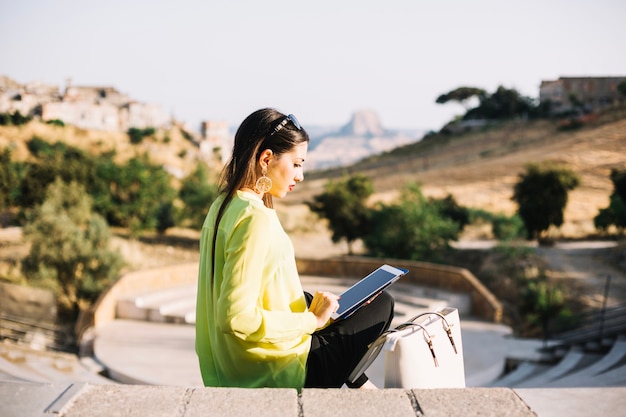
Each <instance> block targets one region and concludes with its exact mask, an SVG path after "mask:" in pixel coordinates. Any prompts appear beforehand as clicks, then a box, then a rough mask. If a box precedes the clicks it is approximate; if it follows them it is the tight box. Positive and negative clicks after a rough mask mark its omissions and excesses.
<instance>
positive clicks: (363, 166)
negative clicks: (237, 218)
mask: <svg viewBox="0 0 626 417" xmlns="http://www.w3.org/2000/svg"><path fill="white" fill-rule="evenodd" d="M33 136H38V137H41V138H43V139H45V140H48V141H50V142H56V141H63V142H65V143H68V144H70V145H73V146H78V147H81V148H83V149H85V150H88V151H89V152H91V153H93V154H95V155H97V154H98V153H101V152H110V151H115V153H116V155H117V157H118V158H119V159H120V160H125V159H128V158H130V157H132V156H135V155H138V154H142V153H148V155H149V156H150V157H151V158H152V160H153V161H154V162H155V163H159V164H163V165H166V166H168V167H173V168H176V169H179V170H181V171H182V172H189V170H191V169H193V167H194V166H195V163H194V158H196V157H197V148H195V147H194V145H193V144H191V143H190V142H189V141H188V140H187V139H185V138H184V137H183V135H182V134H180V132H176V131H172V132H170V133H169V134H168V137H169V139H167V140H166V139H165V137H164V136H163V134H160V135H157V136H156V137H155V138H148V139H146V140H145V141H144V142H142V144H140V145H138V146H137V145H131V144H130V142H129V138H128V136H127V135H126V134H123V133H106V132H93V131H85V130H81V129H77V128H73V127H65V128H58V127H54V126H49V125H44V124H41V123H37V122H32V123H30V124H28V125H26V126H22V127H0V148H5V147H7V146H9V147H11V148H13V156H14V158H16V159H18V160H26V159H27V158H28V150H27V149H26V145H25V143H26V141H27V140H29V139H30V138H32V137H33ZM541 161H553V162H560V163H563V164H565V165H566V166H568V167H570V168H571V169H573V170H574V171H576V172H577V173H578V174H579V175H580V177H581V185H580V187H579V188H577V189H576V190H574V191H573V192H571V193H570V200H569V204H568V206H567V208H566V212H565V224H564V225H563V226H562V227H561V228H560V229H558V230H552V231H551V236H552V237H554V238H555V239H558V238H573V239H577V238H578V239H579V238H585V237H589V236H592V235H594V233H595V229H594V227H593V217H594V216H595V215H596V214H597V212H598V210H599V209H600V208H603V207H606V206H607V205H608V201H609V195H610V194H611V192H612V183H611V181H610V179H609V173H610V171H611V169H612V168H624V167H626V109H622V110H620V111H614V112H612V113H610V114H606V115H604V116H602V117H600V118H599V119H598V120H596V121H594V122H593V123H591V124H588V125H586V126H583V127H582V128H579V129H577V130H570V131H561V130H559V129H558V128H557V126H556V125H555V124H554V123H552V122H547V121H540V122H512V123H507V124H504V125H501V126H492V127H490V128H485V129H483V130H480V131H475V132H471V133H465V134H463V135H455V136H438V137H434V138H430V139H427V140H424V141H422V142H419V143H416V144H412V145H408V146H405V147H403V148H401V149H397V150H395V151H392V152H389V153H387V154H385V155H381V156H377V157H372V158H370V159H368V160H365V161H363V162H361V163H358V164H356V165H354V166H351V167H348V168H342V169H337V170H333V171H326V172H306V173H305V176H306V180H305V181H304V182H303V183H301V184H298V186H297V187H296V189H295V191H294V192H293V193H291V194H290V195H289V196H287V198H285V199H284V200H282V201H277V202H276V208H277V211H278V213H279V216H280V217H281V221H282V222H283V224H284V226H285V229H286V230H287V231H288V233H289V234H290V236H291V238H292V240H293V242H294V246H295V250H296V255H297V256H299V257H313V258H325V257H331V256H336V255H344V254H345V253H346V251H347V246H346V245H345V243H339V244H334V243H333V242H332V241H331V239H330V233H329V231H328V230H327V229H326V227H325V225H324V223H322V222H320V221H319V220H318V219H317V218H316V217H315V216H314V215H313V214H311V213H310V212H309V211H308V208H307V207H306V205H305V204H304V203H305V202H306V201H309V200H311V199H312V197H313V196H314V195H315V194H317V193H319V192H321V191H322V190H323V186H324V184H325V183H326V182H327V181H328V180H329V179H337V178H340V177H341V176H342V175H344V174H347V173H356V172H359V173H361V174H364V175H367V176H369V177H370V178H371V179H372V180H373V183H374V186H375V194H374V195H373V197H372V201H391V200H393V199H394V198H396V197H397V195H398V193H399V191H400V190H401V189H402V188H403V187H404V186H405V185H406V184H407V183H408V182H416V183H419V184H421V185H422V190H423V191H424V193H425V194H426V195H427V196H433V197H444V196H446V195H447V194H452V195H453V196H454V197H455V199H456V200H457V202H458V203H459V204H462V205H464V206H467V207H472V208H477V209H483V210H487V211H490V212H494V213H498V212H500V213H505V214H512V213H514V211H515V209H516V207H515V205H514V203H513V202H512V201H511V196H512V193H513V186H514V184H515V182H516V181H517V179H518V175H519V174H520V173H522V172H524V166H525V164H527V163H529V162H541ZM489 233H490V232H489V230H488V228H482V229H476V228H470V229H469V230H468V232H466V233H465V234H464V236H462V238H463V239H484V238H489V237H490V236H489ZM198 237H199V231H195V230H170V231H168V233H167V236H166V238H165V239H158V238H152V239H151V238H149V237H148V238H146V239H143V240H142V241H129V240H128V239H125V238H124V237H123V233H118V234H117V235H116V237H115V238H114V242H113V243H114V245H115V246H116V247H118V248H119V249H120V251H121V252H122V253H123V254H124V256H125V258H126V259H127V261H128V262H129V265H128V268H130V269H141V268H154V267H159V266H163V265H168V264H174V263H180V262H191V261H195V260H197V259H198V255H199V254H198V250H197V239H198ZM181 242H182V243H181ZM355 249H356V250H357V253H358V252H359V249H360V248H359V246H358V245H357V246H356V247H355ZM27 251H28V245H27V244H26V243H25V242H23V241H22V239H21V233H20V231H19V230H17V229H12V230H8V229H6V230H0V274H1V275H3V276H4V277H5V278H6V277H13V278H17V275H18V274H19V271H18V265H19V261H20V259H21V258H22V257H23V256H25V255H26V253H27ZM602 253H605V252H602ZM568 254H569V255H568ZM545 255H546V256H547V257H549V258H550V259H552V260H553V262H552V269H555V270H559V271H561V273H560V275H559V272H558V271H556V272H553V274H552V276H555V277H558V278H563V279H576V280H577V281H585V282H586V284H585V285H584V286H583V287H584V288H586V289H582V290H581V293H586V292H588V293H589V294H588V295H589V297H590V300H589V304H590V305H596V306H597V305H598V303H601V301H602V300H601V296H602V292H603V282H604V281H603V279H604V278H603V277H604V276H605V275H606V274H608V273H613V274H614V286H615V289H616V290H618V292H617V293H616V294H615V295H616V296H617V299H618V301H622V302H623V301H624V300H626V274H625V273H624V271H623V270H622V271H617V272H616V271H615V269H614V268H613V267H611V269H609V270H607V269H599V268H602V264H606V260H605V259H604V258H602V259H600V252H598V251H590V250H587V251H578V252H567V253H563V252H558V251H557V252H552V253H551V252H545ZM558 256H560V258H559V257H558ZM567 256H570V257H569V258H568V257H567ZM574 269H575V270H574ZM583 269H584V270H585V271H584V273H582V272H581V271H582V270H583ZM599 271H602V273H599ZM610 271H613V272H610ZM16 280H17V279H16Z"/></svg>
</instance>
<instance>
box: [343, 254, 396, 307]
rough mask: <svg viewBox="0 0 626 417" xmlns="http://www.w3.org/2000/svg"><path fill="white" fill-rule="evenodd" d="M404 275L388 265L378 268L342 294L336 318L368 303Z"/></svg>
mask: <svg viewBox="0 0 626 417" xmlns="http://www.w3.org/2000/svg"><path fill="white" fill-rule="evenodd" d="M404 273H405V271H403V270H399V269H396V268H393V267H390V266H388V265H383V266H382V267H380V268H378V269H377V270H375V271H374V272H372V273H371V274H369V275H368V276H366V277H365V278H363V279H362V280H361V281H359V282H357V283H356V284H354V285H353V286H352V287H350V288H348V289H347V290H346V291H345V292H344V293H342V294H341V298H340V299H339V309H338V310H337V312H336V313H335V317H341V316H342V315H343V314H344V313H346V312H348V311H350V310H351V309H352V308H353V307H355V306H358V305H359V304H360V303H362V302H364V301H367V300H368V299H370V298H371V297H373V296H374V295H376V294H377V293H378V292H379V291H381V290H382V289H384V288H386V287H387V286H388V285H389V284H391V283H392V282H393V281H395V280H396V279H397V278H399V277H400V276H402V275H404Z"/></svg>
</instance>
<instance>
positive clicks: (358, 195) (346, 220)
mask: <svg viewBox="0 0 626 417" xmlns="http://www.w3.org/2000/svg"><path fill="white" fill-rule="evenodd" d="M373 190H374V187H373V185H372V181H371V180H370V179H369V178H368V177H366V176H364V175H355V176H351V177H348V178H344V179H342V180H339V181H329V182H327V183H326V184H325V186H324V192H323V193H322V194H319V195H316V196H314V197H313V202H309V203H307V204H308V206H309V208H310V209H311V211H313V212H314V213H317V214H318V215H319V216H320V217H322V218H325V219H327V220H328V226H329V227H330V229H331V230H332V240H333V242H339V241H341V240H345V241H346V243H347V244H348V253H350V254H352V253H353V252H352V243H353V242H354V241H355V240H357V239H359V238H361V237H363V236H364V235H365V234H366V233H367V230H368V224H369V219H370V210H369V209H368V208H367V205H366V202H367V198H368V197H369V196H370V195H372V192H373Z"/></svg>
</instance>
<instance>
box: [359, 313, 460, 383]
mask: <svg viewBox="0 0 626 417" xmlns="http://www.w3.org/2000/svg"><path fill="white" fill-rule="evenodd" d="M381 350H384V351H385V388H464V387H465V368H464V366H465V365H464V362H463V343H462V340H461V325H460V320H459V312H458V310H457V309H456V308H451V307H445V308H443V309H441V310H438V311H433V312H427V313H422V314H419V315H417V316H415V317H413V318H412V319H411V320H409V321H407V322H406V323H402V324H400V325H399V326H397V327H396V328H395V329H391V330H388V331H387V332H385V333H384V334H383V335H382V336H380V337H379V338H378V339H376V341H374V343H372V345H371V346H370V348H369V350H368V351H367V353H366V354H365V356H364V357H363V358H362V359H361V362H359V364H358V365H357V367H356V368H355V370H354V371H353V372H352V374H351V375H350V377H349V379H350V380H351V381H354V380H356V378H358V376H359V375H360V374H361V373H363V372H365V370H366V369H367V368H368V367H369V366H370V365H371V363H372V362H373V361H374V359H376V357H377V356H378V355H379V353H380V352H381Z"/></svg>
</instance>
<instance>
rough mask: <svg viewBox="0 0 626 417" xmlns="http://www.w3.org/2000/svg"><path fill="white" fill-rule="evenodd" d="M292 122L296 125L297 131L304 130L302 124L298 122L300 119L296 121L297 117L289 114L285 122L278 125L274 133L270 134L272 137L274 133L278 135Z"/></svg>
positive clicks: (284, 119) (282, 121) (284, 118)
mask: <svg viewBox="0 0 626 417" xmlns="http://www.w3.org/2000/svg"><path fill="white" fill-rule="evenodd" d="M290 121H291V123H293V125H294V127H295V128H296V129H298V130H302V126H301V125H300V122H299V121H298V119H296V116H294V115H293V114H289V115H287V116H285V117H283V120H281V121H280V123H278V124H277V125H276V127H275V128H274V130H273V131H272V133H270V136H272V135H273V134H274V133H277V132H278V131H280V129H282V128H283V127H285V126H286V125H287V123H289V122H290Z"/></svg>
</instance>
